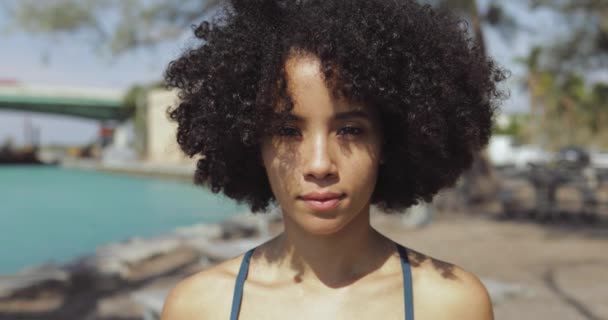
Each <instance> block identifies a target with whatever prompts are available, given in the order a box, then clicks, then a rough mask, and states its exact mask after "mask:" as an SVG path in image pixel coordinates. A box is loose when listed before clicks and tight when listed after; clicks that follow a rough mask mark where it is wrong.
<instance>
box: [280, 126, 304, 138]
mask: <svg viewBox="0 0 608 320" xmlns="http://www.w3.org/2000/svg"><path fill="white" fill-rule="evenodd" d="M277 133H278V135H279V136H282V137H297V136H299V135H300V130H299V129H298V128H295V127H280V128H279V129H278V130H277Z"/></svg>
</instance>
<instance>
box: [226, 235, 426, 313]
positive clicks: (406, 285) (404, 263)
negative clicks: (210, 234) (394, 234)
mask: <svg viewBox="0 0 608 320" xmlns="http://www.w3.org/2000/svg"><path fill="white" fill-rule="evenodd" d="M395 245H396V246H397V251H398V252H399V257H400V258H401V270H402V271H403V293H404V303H405V320H414V297H413V290H412V271H411V269H410V263H409V260H408V258H407V252H406V249H405V248H404V247H403V246H401V245H400V244H398V243H395ZM254 249H255V248H253V249H250V250H249V251H247V252H246V253H245V255H244V256H243V261H242V262H241V268H240V269H239V274H238V275H237V277H236V284H235V286H234V296H233V297H232V309H231V311H230V320H237V319H238V318H239V311H240V310H241V301H242V300H243V285H244V284H245V279H246V278H247V271H248V270H249V260H251V256H252V255H253V250H254Z"/></svg>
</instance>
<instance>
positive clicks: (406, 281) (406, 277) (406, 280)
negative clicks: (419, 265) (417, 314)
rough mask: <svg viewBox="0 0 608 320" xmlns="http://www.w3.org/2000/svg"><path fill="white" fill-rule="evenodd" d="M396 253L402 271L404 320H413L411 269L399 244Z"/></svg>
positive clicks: (404, 250)
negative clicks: (399, 258)
mask: <svg viewBox="0 0 608 320" xmlns="http://www.w3.org/2000/svg"><path fill="white" fill-rule="evenodd" d="M395 244H396V245H397V251H399V256H400V257H401V270H402V271H403V291H404V292H403V299H404V304H405V320H414V290H413V288H412V268H411V267H410V261H409V259H408V257H407V250H406V249H405V248H404V247H403V246H402V245H400V244H398V243H395Z"/></svg>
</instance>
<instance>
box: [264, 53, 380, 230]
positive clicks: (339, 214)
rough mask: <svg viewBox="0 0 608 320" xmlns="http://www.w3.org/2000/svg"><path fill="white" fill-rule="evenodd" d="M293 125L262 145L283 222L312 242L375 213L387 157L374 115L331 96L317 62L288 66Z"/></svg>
mask: <svg viewBox="0 0 608 320" xmlns="http://www.w3.org/2000/svg"><path fill="white" fill-rule="evenodd" d="M286 73H287V81H288V84H289V93H290V96H291V98H292V101H293V103H294V108H293V110H292V111H291V119H290V120H288V121H287V122H284V123H281V124H279V126H278V129H277V130H276V132H275V134H274V135H272V136H268V137H266V138H265V139H264V141H263V142H262V160H263V164H264V166H265V168H266V173H267V175H268V179H269V181H270V186H271V188H272V192H273V194H274V195H275V197H276V199H277V201H278V203H279V204H280V206H281V208H282V210H283V214H284V218H285V219H290V220H292V221H294V222H295V223H297V224H298V225H299V226H300V227H301V228H303V229H305V230H306V231H308V232H310V233H313V234H331V233H334V232H337V231H339V230H340V229H341V228H342V227H344V226H345V225H347V224H348V223H349V222H350V221H351V220H352V219H353V218H354V217H356V216H357V215H358V214H360V213H363V212H366V211H368V210H369V202H370V199H371V195H372V193H373V191H374V187H375V185H376V178H377V171H378V165H379V161H380V154H381V148H380V146H381V139H382V138H381V132H380V131H381V130H380V127H379V122H378V120H377V117H376V115H375V114H374V113H373V112H372V110H370V109H369V108H366V107H365V106H360V105H355V104H352V103H349V102H348V101H346V100H344V99H341V98H337V97H335V96H334V95H332V92H331V90H330V89H329V88H328V87H327V86H326V84H325V82H324V79H323V75H322V73H321V71H320V61H319V60H318V59H317V58H316V57H313V56H293V57H291V58H289V59H288V60H287V62H286Z"/></svg>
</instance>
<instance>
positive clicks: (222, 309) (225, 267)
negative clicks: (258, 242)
mask: <svg viewBox="0 0 608 320" xmlns="http://www.w3.org/2000/svg"><path fill="white" fill-rule="evenodd" d="M242 258H243V256H242V255H241V256H238V257H235V258H233V259H230V260H227V261H224V262H222V263H220V264H218V265H215V266H213V267H212V268H209V269H207V270H204V271H201V272H199V273H196V274H194V275H191V276H189V277H187V278H185V279H184V280H182V281H180V282H179V283H178V284H177V285H176V286H175V287H174V288H173V289H172V290H171V292H170V293H169V295H168V297H167V299H166V300H165V303H164V306H163V311H162V315H161V319H163V320H169V319H170V320H182V319H188V320H193V319H221V318H226V319H227V318H228V317H229V314H230V306H231V303H232V293H233V288H234V282H235V279H236V276H237V273H238V268H239V266H240V263H241V260H242Z"/></svg>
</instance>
